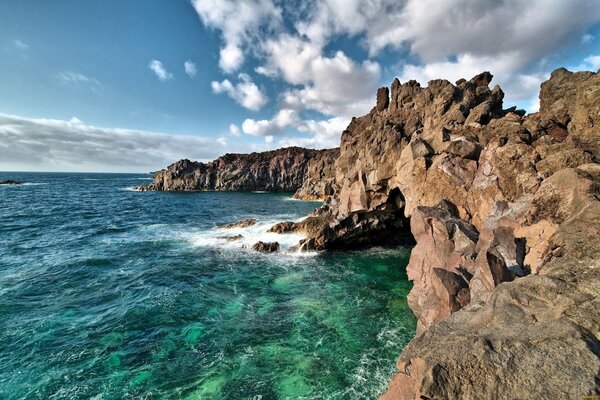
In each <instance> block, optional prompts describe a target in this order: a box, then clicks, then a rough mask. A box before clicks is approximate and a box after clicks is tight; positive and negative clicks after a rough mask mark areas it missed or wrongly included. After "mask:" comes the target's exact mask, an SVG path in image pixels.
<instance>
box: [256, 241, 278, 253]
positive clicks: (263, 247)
mask: <svg viewBox="0 0 600 400" xmlns="http://www.w3.org/2000/svg"><path fill="white" fill-rule="evenodd" d="M279 249H280V246H279V243H277V242H260V241H259V242H256V243H254V244H253V245H252V250H254V251H258V252H261V253H276V252H278V251H279Z"/></svg>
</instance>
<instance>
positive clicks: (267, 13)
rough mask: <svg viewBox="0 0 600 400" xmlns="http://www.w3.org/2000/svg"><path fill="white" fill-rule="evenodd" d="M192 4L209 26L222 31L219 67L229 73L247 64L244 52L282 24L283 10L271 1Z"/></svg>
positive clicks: (215, 0)
mask: <svg viewBox="0 0 600 400" xmlns="http://www.w3.org/2000/svg"><path fill="white" fill-rule="evenodd" d="M192 4H193V6H194V8H195V9H196V12H197V13H198V15H199V16H200V19H201V20H202V22H203V24H204V25H205V26H207V27H210V28H216V29H219V30H220V31H221V34H222V38H223V42H224V46H223V47H221V51H220V53H219V56H220V57H219V66H220V67H221V69H222V70H223V71H224V72H227V73H232V72H235V71H237V70H238V69H239V68H240V67H241V66H242V64H243V63H244V59H245V56H244V51H243V50H242V49H243V48H246V47H247V46H248V45H250V44H252V43H253V41H254V39H255V38H257V37H259V36H260V35H261V34H262V33H264V32H266V31H272V30H273V29H274V28H276V27H277V26H278V25H279V24H280V23H281V10H280V9H279V8H278V7H277V6H275V5H274V4H273V2H272V1H270V0H192Z"/></svg>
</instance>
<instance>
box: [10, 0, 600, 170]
mask: <svg viewBox="0 0 600 400" xmlns="http://www.w3.org/2000/svg"><path fill="white" fill-rule="evenodd" d="M558 67H566V68H568V69H570V70H573V71H579V70H590V71H596V70H598V69H599V68H600V1H598V0H477V1H475V0H318V1H311V0H308V1H298V0H287V1H283V0H147V1H138V0H103V1H93V0H53V1H39V0H19V1H0V171H2V170H4V171H82V172H86V171H99V172H147V171H154V170H158V169H161V168H164V167H166V166H167V165H168V164H171V163H173V162H175V161H177V160H178V159H181V158H189V159H193V160H201V161H207V160H211V159H214V158H216V157H218V156H219V155H221V154H224V153H227V152H251V151H262V150H267V149H273V148H279V147H284V146H291V145H298V146H304V147H311V148H328V147H335V146H337V145H338V144H339V137H340V134H341V132H342V131H343V130H344V129H345V127H346V126H347V125H348V123H349V122H350V119H351V118H352V117H353V116H360V115H363V114H365V113H367V112H368V111H369V110H370V109H371V108H372V107H373V105H374V102H375V93H376V90H377V88H378V87H381V86H389V85H390V84H391V82H392V81H393V79H394V78H395V77H398V78H399V79H400V81H401V82H405V81H407V80H410V79H416V80H418V81H419V82H420V83H421V84H422V85H426V84H427V82H428V81H429V80H431V79H438V78H443V79H448V80H450V81H456V80H457V79H459V78H467V79H469V78H471V77H473V76H474V75H476V74H478V73H479V72H482V71H485V70H489V71H490V72H491V73H492V74H493V75H494V80H493V82H492V85H493V84H499V85H500V86H501V87H502V89H503V90H504V92H505V93H506V96H505V103H504V104H505V107H507V108H508V107H509V106H511V105H517V106H519V107H521V108H525V109H526V110H527V111H529V112H535V111H537V109H538V107H539V103H538V93H539V85H540V83H541V82H542V81H543V80H545V79H547V78H548V77H549V74H550V72H551V71H552V70H554V69H555V68H558Z"/></svg>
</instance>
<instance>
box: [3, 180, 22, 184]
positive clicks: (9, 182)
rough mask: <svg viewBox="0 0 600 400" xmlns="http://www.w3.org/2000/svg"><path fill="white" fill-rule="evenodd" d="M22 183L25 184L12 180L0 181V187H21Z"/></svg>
mask: <svg viewBox="0 0 600 400" xmlns="http://www.w3.org/2000/svg"><path fill="white" fill-rule="evenodd" d="M24 183H25V182H21V181H13V180H12V179H7V180H4V181H0V185H22V184H24Z"/></svg>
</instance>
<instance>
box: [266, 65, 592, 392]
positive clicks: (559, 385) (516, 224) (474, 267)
mask: <svg viewBox="0 0 600 400" xmlns="http://www.w3.org/2000/svg"><path fill="white" fill-rule="evenodd" d="M491 79H492V76H491V74H489V73H487V72H486V73H482V74H480V75H478V76H476V77H474V78H473V79H471V80H469V81H467V80H464V79H461V80H459V81H458V82H456V84H455V85H453V84H451V83H450V82H448V81H445V80H435V81H431V82H429V84H428V86H427V87H425V88H423V87H421V86H420V85H419V84H418V83H417V82H415V81H409V82H407V83H405V84H400V82H399V81H398V80H395V81H394V83H393V84H392V86H391V89H388V88H382V89H380V90H379V91H378V93H377V104H376V106H375V107H374V108H373V110H372V111H371V112H370V113H369V114H367V115H365V116H363V117H360V118H354V119H353V120H352V122H351V123H350V125H349V126H348V128H347V129H346V130H345V131H344V132H343V134H342V138H341V146H340V156H339V158H338V159H337V161H336V163H335V181H334V182H333V183H332V187H334V188H336V189H337V190H336V192H335V193H334V195H333V196H331V197H330V198H329V199H328V200H327V201H326V203H325V205H324V206H323V207H321V208H320V209H319V210H317V211H316V212H315V213H313V215H311V216H310V217H309V218H307V219H306V220H305V221H303V222H301V223H299V224H293V223H292V224H290V223H283V224H280V225H277V226H275V227H274V228H273V229H275V230H277V231H281V232H285V231H290V230H296V231H302V232H304V233H305V234H306V235H307V239H305V240H304V241H303V242H301V244H300V247H301V248H304V249H327V248H343V247H355V246H356V245H360V244H368V243H372V242H374V241H376V242H379V241H381V240H384V239H387V238H389V237H393V236H398V235H402V234H405V235H406V234H412V236H413V237H414V239H415V240H416V246H415V248H414V250H413V252H412V254H411V258H410V263H409V266H408V274H409V278H410V279H411V280H412V281H413V282H414V287H413V289H412V291H411V293H410V295H409V297H408V302H409V305H410V306H411V308H412V309H413V310H414V312H415V315H416V316H417V317H418V320H419V323H418V332H417V337H416V338H415V339H414V340H413V341H412V342H411V343H410V345H409V346H408V347H407V349H406V350H405V351H404V352H403V354H402V356H401V358H400V359H399V362H398V368H399V370H400V372H399V373H398V374H397V375H396V376H395V377H394V379H393V381H392V383H391V385H390V387H389V390H388V392H387V393H386V394H385V395H384V396H383V397H382V398H385V399H420V398H432V399H433V398H439V399H479V398H498V399H514V398H532V397H535V398H573V397H581V396H584V395H588V394H594V393H598V391H599V390H600V389H599V382H600V373H599V371H600V358H599V356H600V341H599V339H598V338H599V337H600V314H599V313H598V312H597V310H598V309H600V298H599V294H600V240H598V238H599V237H600V166H599V164H598V160H599V157H600V121H599V119H600V74H598V73H591V72H580V73H571V72H569V71H566V70H564V69H559V70H557V71H555V72H554V73H553V74H552V76H551V78H550V80H548V81H547V82H545V83H544V84H543V85H542V89H541V94H540V104H541V109H540V112H539V113H536V114H533V115H529V116H524V112H523V111H522V110H516V109H515V108H514V107H513V108H510V109H503V105H502V99H503V93H502V90H501V89H500V88H499V87H498V86H496V87H494V88H493V89H490V88H489V87H488V85H489V83H490V82H491ZM409 218H410V220H409ZM409 221H410V222H409Z"/></svg>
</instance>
